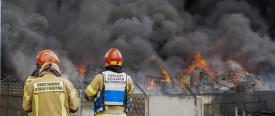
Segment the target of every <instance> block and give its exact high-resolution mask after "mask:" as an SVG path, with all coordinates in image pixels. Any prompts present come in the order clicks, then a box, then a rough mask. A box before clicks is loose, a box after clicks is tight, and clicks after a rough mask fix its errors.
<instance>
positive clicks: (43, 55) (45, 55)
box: [24, 50, 60, 116]
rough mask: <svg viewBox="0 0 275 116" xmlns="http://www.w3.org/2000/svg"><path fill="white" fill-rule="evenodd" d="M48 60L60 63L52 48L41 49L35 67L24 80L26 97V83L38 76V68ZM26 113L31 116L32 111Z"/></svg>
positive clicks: (26, 94) (25, 94)
mask: <svg viewBox="0 0 275 116" xmlns="http://www.w3.org/2000/svg"><path fill="white" fill-rule="evenodd" d="M49 61H51V62H54V63H56V64H59V63H60V60H59V58H58V56H57V54H56V53H55V52H54V51H52V50H42V51H40V52H39V53H38V54H37V56H36V68H35V70H34V71H33V73H32V74H31V75H30V76H28V77H27V79H26V80H25V82H24V96H26V97H28V92H27V90H28V84H29V83H31V81H33V80H34V79H36V78H37V77H39V70H40V68H41V66H42V65H43V64H44V63H45V62H49ZM28 115H29V116H32V113H28Z"/></svg>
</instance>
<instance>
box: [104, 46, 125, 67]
mask: <svg viewBox="0 0 275 116" xmlns="http://www.w3.org/2000/svg"><path fill="white" fill-rule="evenodd" d="M122 60H123V59H122V55H121V53H120V51H119V50H118V49H117V48H111V49H109V50H108V51H107V53H106V54H105V58H104V62H105V66H112V65H114V66H122Z"/></svg>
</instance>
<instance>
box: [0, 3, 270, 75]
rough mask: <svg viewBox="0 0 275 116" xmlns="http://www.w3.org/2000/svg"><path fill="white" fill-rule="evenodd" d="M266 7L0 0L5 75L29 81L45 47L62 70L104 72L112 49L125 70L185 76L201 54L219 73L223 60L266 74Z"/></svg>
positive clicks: (249, 4) (267, 25) (268, 59)
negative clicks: (81, 67)
mask: <svg viewBox="0 0 275 116" xmlns="http://www.w3.org/2000/svg"><path fill="white" fill-rule="evenodd" d="M260 5H261V4H260ZM265 5H266V7H265V8H271V9H268V10H266V9H263V7H261V6H257V4H256V3H255V2H251V1H249V0H248V1H246V0H195V1H192V0H190V1H189V0H186V1H184V0H47V1H43V0H20V1H18V0H3V1H2V20H1V22H2V27H1V29H2V36H1V37H2V44H1V48H2V53H3V54H2V58H3V60H2V61H3V67H2V70H3V69H15V70H16V73H17V74H18V75H20V76H22V75H23V76H26V75H27V74H29V73H30V72H31V71H32V70H33V69H34V64H35V61H34V58H35V55H36V54H37V52H39V51H40V50H42V49H46V48H49V49H53V50H55V51H56V52H58V53H59V55H60V56H61V57H62V62H63V65H64V68H65V70H66V71H70V70H74V65H77V64H79V63H84V64H86V65H90V66H102V64H103V56H104V53H105V52H106V50H108V49H109V48H110V47H117V48H119V49H120V50H121V51H122V53H123V56H124V59H125V63H124V65H125V66H126V67H128V68H129V69H136V70H142V71H154V70H158V67H159V65H163V66H165V67H166V68H167V69H168V70H169V71H170V72H173V71H177V70H182V69H183V68H185V66H186V65H188V62H190V60H192V58H193V55H194V53H195V52H200V53H201V54H202V55H203V57H206V58H207V59H208V60H209V62H210V65H211V67H213V68H214V69H215V70H216V71H217V73H219V72H220V71H219V70H221V68H219V67H222V66H223V65H225V64H226V63H227V62H228V61H234V62H237V63H239V64H240V65H241V66H242V67H243V68H245V69H246V70H248V71H249V72H254V73H257V74H265V73H271V72H275V43H274V41H272V38H273V37H274V25H275V24H274V20H275V18H274V16H273V15H270V14H269V13H274V12H272V11H275V10H274V8H273V9H272V7H271V6H269V5H274V1H273V2H270V4H265ZM221 71H222V70H221ZM67 73H68V74H70V73H69V72H67Z"/></svg>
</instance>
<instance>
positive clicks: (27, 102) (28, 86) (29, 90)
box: [22, 79, 33, 112]
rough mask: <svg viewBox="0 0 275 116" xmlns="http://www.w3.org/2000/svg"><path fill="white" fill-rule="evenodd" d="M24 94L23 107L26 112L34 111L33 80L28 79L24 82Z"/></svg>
mask: <svg viewBox="0 0 275 116" xmlns="http://www.w3.org/2000/svg"><path fill="white" fill-rule="evenodd" d="M24 84H25V85H24V95H23V103H22V107H23V110H24V111H25V112H31V111H32V96H33V82H31V83H28V79H27V80H26V81H25V83H24Z"/></svg>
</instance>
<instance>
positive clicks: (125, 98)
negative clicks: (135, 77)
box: [123, 74, 128, 106]
mask: <svg viewBox="0 0 275 116" xmlns="http://www.w3.org/2000/svg"><path fill="white" fill-rule="evenodd" d="M127 86H128V75H127V74H126V86H125V90H124V91H125V95H124V102H123V104H124V106H125V105H126V104H127Z"/></svg>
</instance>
